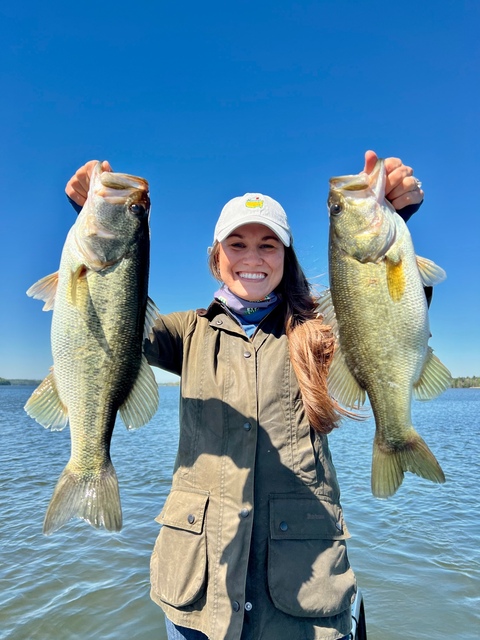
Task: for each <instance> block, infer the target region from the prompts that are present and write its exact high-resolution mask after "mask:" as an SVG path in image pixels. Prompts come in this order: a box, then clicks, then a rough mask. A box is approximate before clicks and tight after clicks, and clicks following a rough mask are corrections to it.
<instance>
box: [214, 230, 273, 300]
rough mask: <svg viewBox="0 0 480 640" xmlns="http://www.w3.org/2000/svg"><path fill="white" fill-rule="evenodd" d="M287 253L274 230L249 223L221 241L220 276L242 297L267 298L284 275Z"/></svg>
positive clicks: (249, 298)
mask: <svg viewBox="0 0 480 640" xmlns="http://www.w3.org/2000/svg"><path fill="white" fill-rule="evenodd" d="M284 257H285V247H284V245H283V243H282V241H281V240H280V239H279V238H278V236H277V235H276V234H275V233H274V232H273V231H271V230H270V229H269V228H268V227H266V226H264V225H263V224H257V223H250V224H245V225H243V226H242V227H238V229H235V231H233V232H232V233H231V234H230V235H229V236H228V238H226V239H225V240H224V241H223V242H221V243H220V246H219V254H218V268H219V271H220V277H221V279H222V281H223V282H224V283H225V284H226V285H227V287H228V288H229V289H230V291H231V292H232V293H234V294H235V295H237V296H238V297H239V298H243V299H244V300H249V301H250V302H253V301H255V300H263V299H264V298H265V296H267V295H268V294H269V293H271V292H272V291H273V290H274V289H275V288H276V287H278V285H279V284H280V282H281V280H282V278H283V263H284Z"/></svg>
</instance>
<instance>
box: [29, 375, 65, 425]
mask: <svg viewBox="0 0 480 640" xmlns="http://www.w3.org/2000/svg"><path fill="white" fill-rule="evenodd" d="M24 409H25V411H26V412H27V413H28V415H29V416H30V417H31V418H33V419H34V420H36V421H37V422H38V423H39V424H41V425H42V426H44V427H45V428H46V429H51V430H52V431H61V430H62V429H63V428H64V427H66V425H67V423H68V411H67V408H66V407H65V406H64V405H63V404H62V402H61V400H60V398H59V396H58V392H57V387H56V385H55V378H54V377H53V369H52V372H51V373H50V374H49V375H48V376H47V377H46V378H45V380H44V381H43V382H42V383H41V384H40V385H39V386H38V387H37V388H36V389H35V391H34V392H33V393H32V395H31V396H30V398H29V399H28V400H27V404H26V405H25V407H24Z"/></svg>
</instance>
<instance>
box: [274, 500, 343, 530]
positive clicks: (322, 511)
mask: <svg viewBox="0 0 480 640" xmlns="http://www.w3.org/2000/svg"><path fill="white" fill-rule="evenodd" d="M270 537H271V538H272V540H345V539H346V538H349V537H350V534H349V533H348V530H347V527H346V525H345V522H344V520H343V514H342V509H341V507H340V505H338V504H334V503H332V502H330V501H329V500H328V498H326V497H325V496H315V495H313V494H311V495H305V494H301V495H300V494H294V493H293V494H288V495H287V494H272V495H270Z"/></svg>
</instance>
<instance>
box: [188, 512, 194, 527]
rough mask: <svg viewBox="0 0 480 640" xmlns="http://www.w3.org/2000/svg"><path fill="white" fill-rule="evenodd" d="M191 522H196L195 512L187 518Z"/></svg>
mask: <svg viewBox="0 0 480 640" xmlns="http://www.w3.org/2000/svg"><path fill="white" fill-rule="evenodd" d="M187 520H188V522H189V524H193V523H194V522H195V516H194V515H193V513H190V514H189V516H188V518H187Z"/></svg>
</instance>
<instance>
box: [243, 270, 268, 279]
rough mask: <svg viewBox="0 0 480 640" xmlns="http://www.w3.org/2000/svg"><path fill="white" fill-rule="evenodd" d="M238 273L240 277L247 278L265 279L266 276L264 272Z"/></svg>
mask: <svg viewBox="0 0 480 640" xmlns="http://www.w3.org/2000/svg"><path fill="white" fill-rule="evenodd" d="M238 275H239V276H240V278H247V280H263V279H264V278H266V275H265V274H264V273H245V272H243V271H242V272H240V273H239V274H238Z"/></svg>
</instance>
